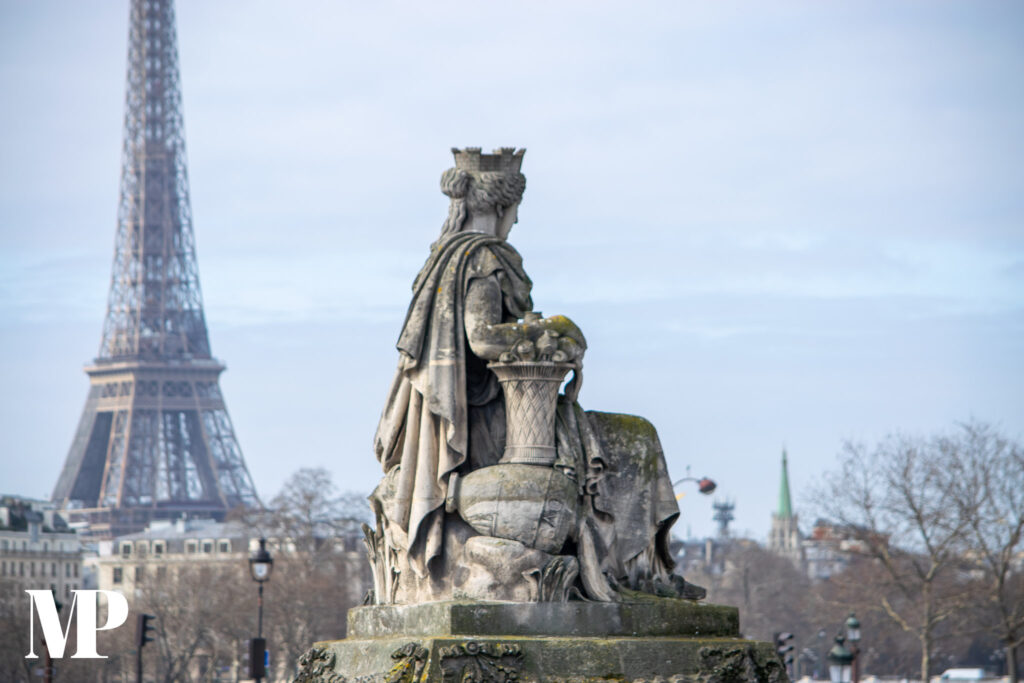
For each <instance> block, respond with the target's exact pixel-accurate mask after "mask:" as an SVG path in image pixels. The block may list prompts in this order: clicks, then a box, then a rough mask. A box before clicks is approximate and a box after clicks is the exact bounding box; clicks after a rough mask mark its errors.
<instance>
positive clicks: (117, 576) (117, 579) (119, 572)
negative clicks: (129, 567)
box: [114, 567, 124, 583]
mask: <svg viewBox="0 0 1024 683" xmlns="http://www.w3.org/2000/svg"><path fill="white" fill-rule="evenodd" d="M122 581H124V570H123V569H121V568H120V567H114V583H121V582H122Z"/></svg>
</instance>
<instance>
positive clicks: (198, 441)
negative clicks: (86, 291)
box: [52, 0, 259, 537]
mask: <svg viewBox="0 0 1024 683" xmlns="http://www.w3.org/2000/svg"><path fill="white" fill-rule="evenodd" d="M224 369H225V366H224V365H223V364H221V363H220V362H219V361H218V360H216V359H215V358H214V357H213V356H212V355H211V353H210V341H209V336H208V334H207V329H206V320H205V317H204V315H203V303H202V294H201V291H200V288H199V270H198V266H197V262H196V250H195V241H194V236H193V231H192V210H191V205H190V202H189V188H188V172H187V168H186V157H185V129H184V122H183V119H182V105H181V82H180V75H179V69H178V47H177V34H176V30H175V20H174V7H173V0H132V3H131V17H130V28H129V40H128V83H127V95H126V101H125V118H124V148H123V152H122V159H121V191H120V206H119V210H118V217H117V237H116V241H115V246H114V264H113V269H112V275H111V282H110V295H109V298H108V303H107V314H106V319H105V322H104V325H103V337H102V341H101V343H100V350H99V355H98V357H97V358H96V359H95V361H94V362H93V364H92V365H90V366H88V367H86V369H85V371H86V373H87V374H88V375H89V382H90V387H89V394H88V398H87V399H86V402H85V409H84V410H83V411H82V417H81V420H80V422H79V425H78V430H77V432H76V434H75V437H74V440H73V442H72V444H71V448H70V450H69V452H68V456H67V459H66V460H65V463H64V468H63V470H62V471H61V474H60V478H59V479H58V481H57V485H56V487H55V488H54V491H53V496H52V498H53V500H54V501H56V502H59V503H61V504H62V505H63V506H64V507H65V509H67V510H68V511H69V516H70V517H71V520H72V521H79V522H87V524H88V527H87V533H89V535H91V536H95V537H109V536H114V535H119V534H122V533H130V532H132V531H136V530H139V529H141V528H142V527H144V526H145V525H146V524H147V523H148V522H149V521H151V520H153V519H166V518H173V517H179V516H181V515H182V514H195V515H203V516H213V517H215V518H223V516H224V514H225V513H226V512H227V511H228V510H229V509H231V508H233V507H236V506H247V507H251V506H256V505H258V504H259V501H258V499H257V497H256V492H255V489H254V487H253V483H252V478H251V477H250V475H249V471H248V469H247V468H246V465H245V461H244V460H243V458H242V451H241V449H240V448H239V445H238V440H237V439H236V437H235V432H234V428H233V427H232V425H231V419H230V417H229V416H228V411H227V407H226V405H225V403H224V398H223V396H222V394H221V391H220V386H219V382H218V379H219V377H220V373H221V372H223V371H224Z"/></svg>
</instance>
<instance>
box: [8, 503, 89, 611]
mask: <svg viewBox="0 0 1024 683" xmlns="http://www.w3.org/2000/svg"><path fill="white" fill-rule="evenodd" d="M55 507H56V506H55V505H54V504H53V503H49V502H44V501H38V500H31V499H26V498H18V497H15V496H3V497H2V498H0V582H6V583H10V582H13V583H15V584H16V585H17V587H18V589H17V592H18V593H19V594H21V591H22V590H52V591H53V592H54V593H56V595H57V597H58V598H59V599H63V598H69V597H71V591H73V590H77V589H78V588H81V587H83V586H82V583H83V573H82V544H81V542H80V541H79V538H78V535H77V534H76V533H75V532H74V530H72V529H70V528H69V527H68V525H67V522H66V521H65V520H64V518H63V517H62V516H61V515H60V513H59V512H58V511H57V510H56V509H55ZM22 595H24V594H22Z"/></svg>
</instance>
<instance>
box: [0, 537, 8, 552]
mask: <svg viewBox="0 0 1024 683" xmlns="http://www.w3.org/2000/svg"><path fill="white" fill-rule="evenodd" d="M0 548H3V549H4V550H7V539H6V538H5V539H4V540H3V541H0Z"/></svg>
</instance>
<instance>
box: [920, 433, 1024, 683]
mask: <svg viewBox="0 0 1024 683" xmlns="http://www.w3.org/2000/svg"><path fill="white" fill-rule="evenodd" d="M936 445H937V448H938V450H939V451H940V453H941V456H942V462H943V465H944V468H945V470H946V473H947V480H948V483H947V496H948V500H949V502H950V504H951V505H952V506H954V507H955V510H956V512H957V514H958V515H959V517H960V518H961V520H962V523H963V525H964V526H965V527H966V534H965V539H964V541H965V547H966V552H967V557H968V558H969V560H970V561H971V569H972V570H973V572H974V573H975V574H976V575H977V576H978V577H979V583H980V584H981V590H982V595H983V600H984V605H983V607H984V608H985V609H984V612H985V617H983V618H984V619H985V622H987V623H988V624H990V626H989V629H988V630H989V631H990V632H991V633H992V634H993V635H995V636H996V637H998V638H999V640H1000V641H1001V642H1002V644H1003V647H1004V648H1005V649H1006V665H1007V673H1008V675H1009V678H1010V681H1011V682H1015V681H1017V680H1018V678H1019V676H1020V674H1019V672H1018V670H1017V651H1018V648H1019V647H1020V646H1021V644H1022V643H1024V557H1022V555H1024V447H1022V446H1021V444H1019V443H1015V442H1011V441H1010V440H1009V439H1007V438H1006V437H1004V436H1002V435H1000V434H998V433H997V432H996V431H995V430H994V429H993V428H992V427H991V426H989V425H986V424H982V423H979V422H968V423H966V424H964V425H962V427H961V429H960V431H959V432H957V433H955V434H953V435H950V436H946V437H942V438H940V439H938V441H937V443H936ZM986 617H987V618H986Z"/></svg>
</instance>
